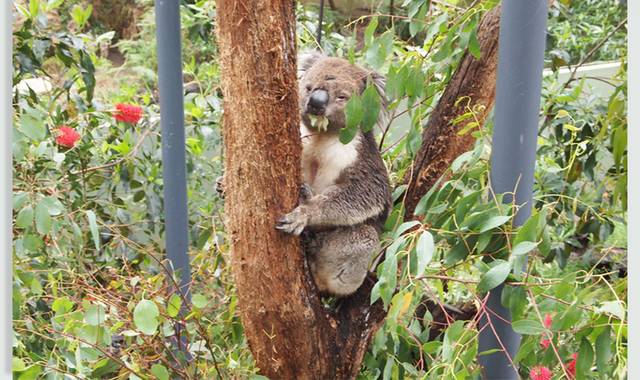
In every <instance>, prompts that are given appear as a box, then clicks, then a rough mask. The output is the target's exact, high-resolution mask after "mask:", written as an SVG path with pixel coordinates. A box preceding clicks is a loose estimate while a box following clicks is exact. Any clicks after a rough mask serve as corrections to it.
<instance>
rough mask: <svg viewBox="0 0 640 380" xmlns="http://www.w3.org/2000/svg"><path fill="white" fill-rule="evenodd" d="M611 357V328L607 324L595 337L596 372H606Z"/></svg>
mask: <svg viewBox="0 0 640 380" xmlns="http://www.w3.org/2000/svg"><path fill="white" fill-rule="evenodd" d="M610 359H611V328H610V327H609V326H607V327H606V328H605V329H604V330H603V331H602V332H601V333H600V335H598V338H597V339H596V366H597V367H598V372H599V373H601V374H605V373H607V372H608V370H609V368H610V365H609V360H610Z"/></svg>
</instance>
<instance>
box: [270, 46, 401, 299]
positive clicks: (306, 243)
mask: <svg viewBox="0 0 640 380" xmlns="http://www.w3.org/2000/svg"><path fill="white" fill-rule="evenodd" d="M298 75H299V94H300V96H299V99H300V102H299V105H300V115H301V126H300V134H301V139H302V160H301V161H302V162H301V166H302V168H301V169H302V177H303V180H304V184H303V185H302V188H301V192H300V203H299V205H298V206H297V207H296V208H295V209H294V210H292V211H291V212H289V213H288V214H286V215H284V216H283V217H281V218H280V219H279V220H278V221H277V224H276V228H277V229H279V230H281V231H284V232H286V233H290V234H294V235H301V234H302V239H301V241H302V246H303V249H304V251H305V254H306V255H307V260H308V263H309V268H310V270H311V274H312V276H313V280H314V282H315V284H316V286H317V288H318V290H319V291H320V293H321V294H324V295H333V296H338V297H344V296H347V295H350V294H352V293H354V292H355V291H356V290H357V289H358V288H359V287H360V285H362V283H363V281H364V279H365V277H366V275H367V271H368V267H369V264H370V261H371V259H372V257H373V255H374V253H375V251H376V250H377V248H378V246H379V240H378V235H379V233H380V232H381V230H382V227H383V225H384V222H385V220H386V218H387V216H388V214H389V210H390V208H391V204H392V201H391V190H390V185H389V177H388V174H387V170H386V167H385V165H384V162H383V160H382V157H381V155H380V152H379V150H378V147H377V144H376V141H375V139H374V136H373V133H372V132H367V133H363V132H362V131H358V134H357V135H356V136H355V138H354V139H353V140H352V141H351V142H349V143H348V144H342V143H341V142H340V140H339V131H340V129H342V128H343V127H344V126H345V113H344V108H345V105H346V104H347V102H348V101H349V98H350V97H351V96H353V95H354V94H360V93H362V91H364V89H365V88H366V86H367V84H368V83H372V84H373V85H374V86H375V88H376V90H377V91H378V93H379V94H380V96H381V99H384V95H383V94H384V77H382V76H381V75H380V74H378V73H376V72H374V71H369V70H366V69H363V68H361V67H358V66H355V65H352V64H350V63H349V62H348V61H347V60H345V59H341V58H334V57H326V56H324V55H321V54H319V53H311V54H305V55H303V56H302V58H301V59H300V60H299V70H298Z"/></svg>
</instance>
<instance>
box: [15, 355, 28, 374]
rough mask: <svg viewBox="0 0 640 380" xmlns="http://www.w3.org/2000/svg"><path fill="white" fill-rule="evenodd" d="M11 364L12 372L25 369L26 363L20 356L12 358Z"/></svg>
mask: <svg viewBox="0 0 640 380" xmlns="http://www.w3.org/2000/svg"><path fill="white" fill-rule="evenodd" d="M11 364H12V365H11V367H12V369H13V371H14V372H22V371H24V370H25V369H27V365H26V364H25V362H24V360H22V359H20V358H13V359H12V361H11Z"/></svg>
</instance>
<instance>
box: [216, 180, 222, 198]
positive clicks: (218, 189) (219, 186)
mask: <svg viewBox="0 0 640 380" xmlns="http://www.w3.org/2000/svg"><path fill="white" fill-rule="evenodd" d="M216 192H217V193H218V195H219V196H220V198H222V199H224V176H220V177H218V178H216Z"/></svg>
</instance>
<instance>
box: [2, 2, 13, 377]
mask: <svg viewBox="0 0 640 380" xmlns="http://www.w3.org/2000/svg"><path fill="white" fill-rule="evenodd" d="M2 8H3V9H2V10H0V14H1V15H2V22H0V25H2V26H1V27H0V29H1V30H0V46H2V47H1V49H2V50H3V51H2V54H3V55H2V56H3V57H4V58H2V62H1V63H0V67H1V68H2V69H1V72H0V94H1V96H0V99H2V101H1V103H2V104H1V105H0V115H2V125H3V128H2V135H1V136H0V141H1V144H2V147H1V148H0V151H2V152H4V153H3V154H4V157H3V160H2V167H0V173H2V174H1V175H2V177H1V178H0V186H2V198H0V210H1V211H0V212H2V218H1V219H2V220H1V222H0V224H1V227H0V242H1V243H0V244H2V246H1V247H2V259H1V260H0V268H1V269H0V271H2V273H0V289H2V291H1V293H0V297H2V307H1V308H0V309H2V310H3V311H2V313H3V318H2V320H0V324H2V326H0V336H1V338H0V355H2V357H0V378H2V379H10V378H11V351H12V348H11V347H12V346H13V342H12V340H13V339H12V338H11V337H12V336H13V333H12V319H13V318H12V312H11V310H12V302H11V299H12V297H11V294H12V291H11V289H12V287H13V284H12V279H11V273H12V272H13V271H12V266H11V265H12V263H11V255H12V252H13V248H12V245H13V244H12V237H11V220H12V213H11V209H12V206H11V203H12V202H11V187H12V186H11V182H12V178H11V166H12V148H11V141H12V127H11V125H12V121H11V115H12V114H13V109H12V107H11V98H12V95H11V94H12V90H11V87H12V86H11V78H13V75H12V66H13V65H12V61H11V59H12V54H11V53H12V44H11V26H12V24H13V20H12V18H13V17H12V11H11V2H10V1H6V2H4V3H3V5H2ZM7 156H8V157H7Z"/></svg>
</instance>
